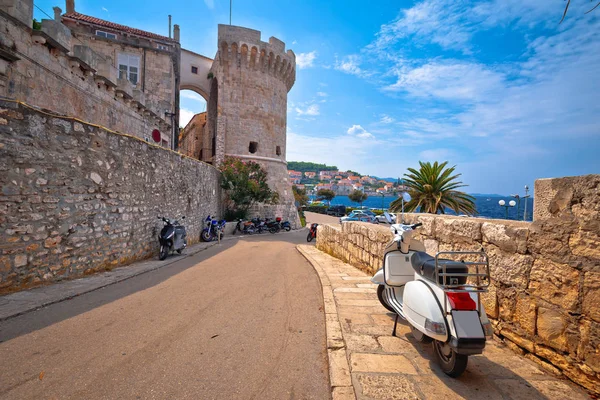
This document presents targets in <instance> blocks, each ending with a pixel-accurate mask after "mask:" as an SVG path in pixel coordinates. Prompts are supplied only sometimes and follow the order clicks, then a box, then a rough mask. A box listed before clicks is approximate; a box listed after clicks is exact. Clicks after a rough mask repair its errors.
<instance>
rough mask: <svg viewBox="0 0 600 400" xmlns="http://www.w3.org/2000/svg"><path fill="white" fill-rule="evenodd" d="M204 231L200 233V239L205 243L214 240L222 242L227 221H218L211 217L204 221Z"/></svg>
mask: <svg viewBox="0 0 600 400" xmlns="http://www.w3.org/2000/svg"><path fill="white" fill-rule="evenodd" d="M204 224H205V226H204V229H202V233H200V238H201V239H202V240H203V241H205V242H210V241H213V240H217V239H218V240H221V239H222V238H223V231H224V230H225V220H224V219H222V220H220V221H219V220H217V219H216V218H213V217H211V216H210V215H209V216H208V217H206V219H205V220H204Z"/></svg>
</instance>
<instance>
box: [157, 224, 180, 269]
mask: <svg viewBox="0 0 600 400" xmlns="http://www.w3.org/2000/svg"><path fill="white" fill-rule="evenodd" d="M157 218H158V219H161V220H162V221H163V222H164V223H165V226H164V227H163V228H162V229H161V231H160V234H159V235H158V243H159V244H160V251H159V253H158V259H159V260H161V261H162V260H164V259H165V258H167V256H168V255H169V253H170V252H171V251H176V252H177V253H179V254H181V252H182V251H183V249H185V248H186V247H187V232H186V231H185V226H183V225H181V224H180V223H179V222H178V221H176V220H173V221H171V220H170V219H169V218H165V217H160V216H158V217H157ZM181 219H185V216H182V217H181Z"/></svg>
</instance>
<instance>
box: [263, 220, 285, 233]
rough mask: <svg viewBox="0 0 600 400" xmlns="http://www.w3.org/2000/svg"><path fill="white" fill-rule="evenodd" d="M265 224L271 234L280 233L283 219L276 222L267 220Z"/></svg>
mask: <svg viewBox="0 0 600 400" xmlns="http://www.w3.org/2000/svg"><path fill="white" fill-rule="evenodd" d="M265 222H266V224H267V229H268V230H269V232H271V233H278V232H279V231H280V230H281V218H277V219H276V220H275V221H271V220H269V218H265Z"/></svg>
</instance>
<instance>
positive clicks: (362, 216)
mask: <svg viewBox="0 0 600 400" xmlns="http://www.w3.org/2000/svg"><path fill="white" fill-rule="evenodd" d="M357 211H358V212H357ZM347 221H360V222H370V223H372V224H378V223H379V221H377V218H375V215H370V214H367V213H364V212H361V211H359V210H354V211H352V212H351V213H350V214H348V215H347V216H345V217H342V218H340V224H341V223H343V222H347Z"/></svg>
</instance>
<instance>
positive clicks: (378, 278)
mask: <svg viewBox="0 0 600 400" xmlns="http://www.w3.org/2000/svg"><path fill="white" fill-rule="evenodd" d="M371 282H373V283H374V284H376V285H383V284H385V282H384V280H383V268H380V269H379V271H377V272H375V275H373V277H372V278H371Z"/></svg>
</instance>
